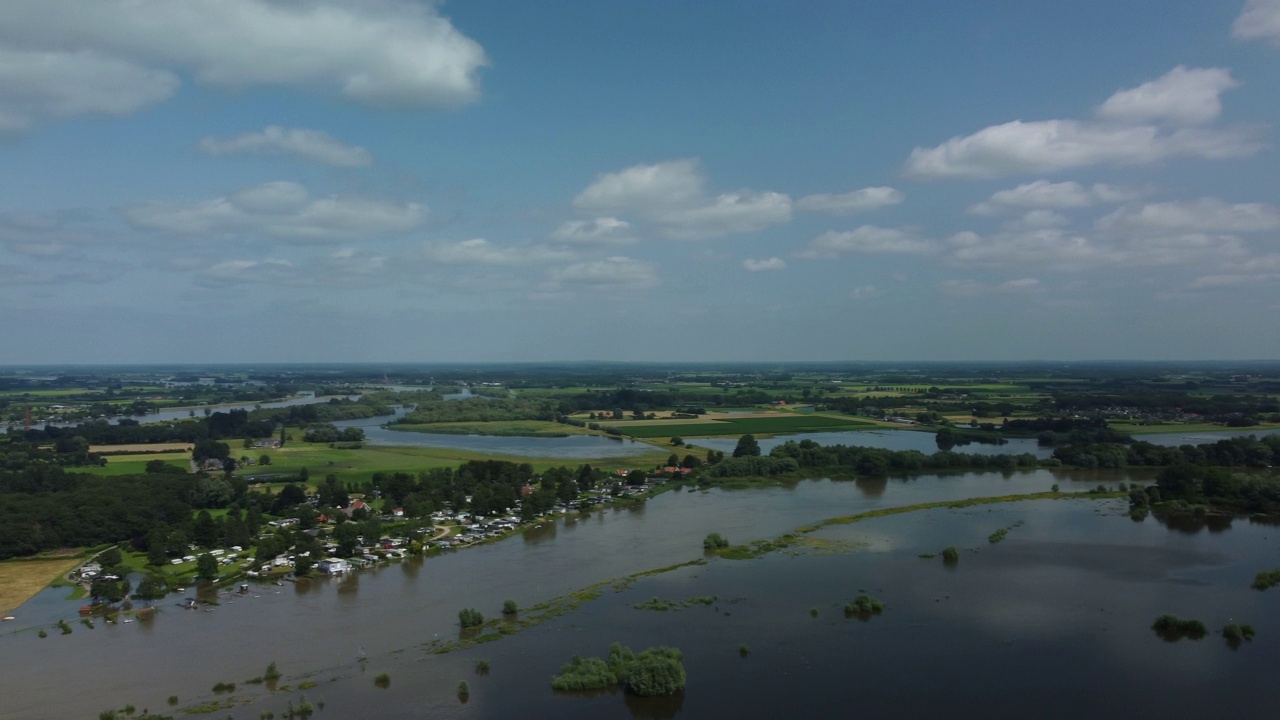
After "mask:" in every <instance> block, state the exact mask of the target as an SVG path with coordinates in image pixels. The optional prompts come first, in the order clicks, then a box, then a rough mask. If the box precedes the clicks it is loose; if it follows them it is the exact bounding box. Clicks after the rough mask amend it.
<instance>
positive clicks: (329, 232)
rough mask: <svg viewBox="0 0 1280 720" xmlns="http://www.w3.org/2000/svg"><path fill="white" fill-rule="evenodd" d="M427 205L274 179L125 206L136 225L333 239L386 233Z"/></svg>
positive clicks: (411, 224) (406, 224) (413, 219)
mask: <svg viewBox="0 0 1280 720" xmlns="http://www.w3.org/2000/svg"><path fill="white" fill-rule="evenodd" d="M426 214H427V209H426V208H425V207H424V206H422V205H418V204H416V203H396V202H388V201H384V200H373V199H368V198H356V197H346V196H336V195H335V196H329V197H323V198H315V199H312V198H311V197H310V196H309V194H308V193H307V190H306V188H304V187H303V186H302V185H299V184H297V183H292V182H271V183H265V184H262V185H255V186H253V187H248V188H244V189H242V190H239V191H237V192H235V193H232V194H230V195H228V196H225V197H219V198H214V199H212V200H207V201H205V202H202V203H196V204H182V203H150V204H147V205H137V206H134V207H130V208H126V209H125V210H124V215H125V218H127V219H128V220H129V221H130V222H131V223H133V224H134V225H136V226H138V227H142V228H147V229H151V230H159V231H162V232H168V233H174V234H178V235H194V236H201V235H203V236H207V237H211V238H217V237H227V236H235V235H245V234H249V235H265V236H268V237H274V238H281V239H286V240H298V241H317V242H322V241H332V240H346V239H358V238H364V237H368V236H373V235H387V234H394V233H400V232H404V231H406V230H411V229H413V228H415V227H417V226H419V225H421V224H422V222H423V220H424V219H425V217H426Z"/></svg>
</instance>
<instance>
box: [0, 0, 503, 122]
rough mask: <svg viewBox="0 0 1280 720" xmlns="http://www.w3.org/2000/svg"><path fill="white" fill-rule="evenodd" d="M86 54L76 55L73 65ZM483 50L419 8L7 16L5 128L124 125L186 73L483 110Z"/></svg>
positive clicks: (317, 1)
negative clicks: (76, 122) (98, 122)
mask: <svg viewBox="0 0 1280 720" xmlns="http://www.w3.org/2000/svg"><path fill="white" fill-rule="evenodd" d="M73 50H74V52H73ZM485 64H487V58H486V57H485V53H484V50H483V48H481V47H480V45H479V44H478V43H476V42H475V41H474V40H472V39H471V38H468V37H467V36H465V35H463V34H462V33H460V32H459V31H458V30H457V29H456V28H454V26H453V25H452V24H451V23H450V22H449V20H448V19H446V18H444V17H441V16H440V15H439V14H438V12H437V11H436V8H435V6H434V5H433V4H431V3H419V2H410V1H409V0H370V1H369V2H360V3H349V2H341V1H339V0H313V1H311V2H289V3H285V2H276V1H274V0H184V2H171V1H170V0H94V2H89V3H86V2H80V0H40V2H22V3H8V4H7V5H6V7H5V10H4V13H2V14H0V124H2V125H3V126H5V127H8V128H10V129H13V128H15V127H17V128H21V127H25V126H27V125H29V124H30V123H31V122H32V121H33V120H36V119H40V118H43V117H62V116H67V115H76V114H82V113H92V112H105V113H111V114H123V113H128V112H133V111H135V110H137V109H139V108H141V107H145V106H146V105H149V104H152V103H155V102H158V101H160V100H163V99H164V98H166V97H168V96H170V95H171V94H173V92H174V91H175V89H176V88H177V86H178V84H179V81H178V79H177V75H176V73H177V72H182V73H186V74H190V75H191V76H193V77H194V78H195V79H196V80H197V81H198V82H201V83H205V84H209V85H217V86H221V87H227V88H235V89H242V88H250V87H263V86H268V87H293V88H300V89H305V90H312V91H317V92H321V93H327V94H337V95H340V96H342V97H344V98H347V99H349V100H352V101H355V102H359V103H363V104H366V105H375V106H402V107H439V108H454V107H458V106H461V105H465V104H467V103H470V102H472V101H474V100H475V99H476V98H477V97H478V96H479V92H480V90H479V81H478V71H479V69H480V68H481V67H482V66H484V65H485Z"/></svg>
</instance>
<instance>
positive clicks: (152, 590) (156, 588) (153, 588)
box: [133, 573, 169, 603]
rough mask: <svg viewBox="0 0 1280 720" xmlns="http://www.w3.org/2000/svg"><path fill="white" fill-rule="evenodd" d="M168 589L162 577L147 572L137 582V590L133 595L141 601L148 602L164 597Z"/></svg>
mask: <svg viewBox="0 0 1280 720" xmlns="http://www.w3.org/2000/svg"><path fill="white" fill-rule="evenodd" d="M168 591H169V588H168V587H167V586H166V585H165V582H164V578H162V577H160V576H159V575H156V574H154V573H148V574H147V576H146V577H144V578H142V581H141V582H139V583H138V590H137V592H135V593H134V595H133V596H134V597H136V598H138V599H139V600H142V601H143V602H147V603H150V602H154V601H156V600H159V599H160V598H162V597H164V596H165V593H167V592H168Z"/></svg>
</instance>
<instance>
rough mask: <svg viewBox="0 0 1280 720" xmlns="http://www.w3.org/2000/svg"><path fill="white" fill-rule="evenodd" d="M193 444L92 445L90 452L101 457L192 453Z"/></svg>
mask: <svg viewBox="0 0 1280 720" xmlns="http://www.w3.org/2000/svg"><path fill="white" fill-rule="evenodd" d="M194 447H195V445H192V444H191V443H182V442H172V443H138V444H135V445H90V446H89V452H91V453H97V454H99V455H128V454H141V453H164V452H191V449H192V448H194Z"/></svg>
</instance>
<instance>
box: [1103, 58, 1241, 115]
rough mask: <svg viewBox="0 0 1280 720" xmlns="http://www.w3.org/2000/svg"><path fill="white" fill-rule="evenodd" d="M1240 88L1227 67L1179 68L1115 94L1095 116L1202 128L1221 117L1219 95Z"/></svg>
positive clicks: (1180, 66)
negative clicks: (1203, 125)
mask: <svg viewBox="0 0 1280 720" xmlns="http://www.w3.org/2000/svg"><path fill="white" fill-rule="evenodd" d="M1239 86H1240V83H1238V82H1236V80H1235V79H1234V78H1232V77H1231V71H1229V70H1226V69H1225V68H1191V69H1187V68H1186V67H1184V66H1182V65H1179V66H1177V67H1175V68H1174V69H1172V70H1170V71H1169V72H1168V73H1166V74H1165V75H1164V76H1162V77H1160V78H1157V79H1155V80H1152V81H1151V82H1147V83H1143V84H1142V85H1139V86H1138V87H1136V88H1132V89H1129V90H1120V91H1118V92H1116V93H1115V94H1114V95H1112V96H1111V97H1109V98H1107V100H1106V102H1104V103H1102V105H1100V106H1099V107H1098V110H1097V113H1096V114H1097V116H1098V117H1099V118H1100V119H1103V120H1112V121H1116V122H1122V123H1143V122H1170V123H1175V124H1181V125H1200V124H1204V123H1207V122H1212V121H1213V120H1215V119H1217V117H1218V116H1219V115H1221V114H1222V100H1221V99H1220V97H1219V96H1220V95H1222V93H1223V92H1226V91H1227V90H1230V89H1232V88H1237V87H1239Z"/></svg>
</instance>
